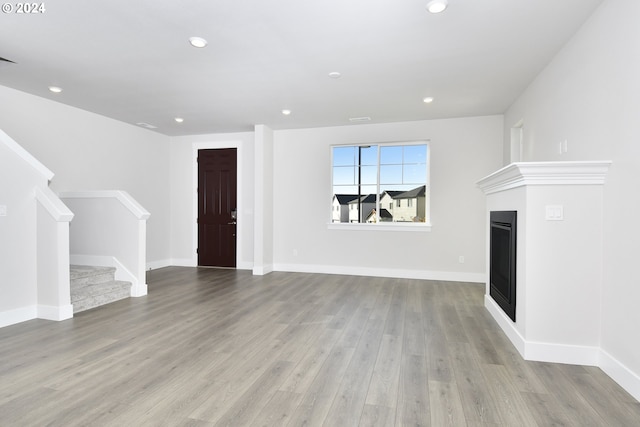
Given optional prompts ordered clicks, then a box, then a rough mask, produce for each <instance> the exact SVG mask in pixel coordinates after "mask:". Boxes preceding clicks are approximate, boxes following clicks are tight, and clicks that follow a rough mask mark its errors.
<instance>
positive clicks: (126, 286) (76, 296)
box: [70, 265, 131, 313]
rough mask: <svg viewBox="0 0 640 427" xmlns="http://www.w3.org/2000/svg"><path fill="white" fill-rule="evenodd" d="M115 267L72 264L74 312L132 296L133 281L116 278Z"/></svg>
mask: <svg viewBox="0 0 640 427" xmlns="http://www.w3.org/2000/svg"><path fill="white" fill-rule="evenodd" d="M115 272H116V269H115V268H114V267H94V266H86V265H72V266H71V268H70V275H71V304H72V305H73V312H74V313H79V312H81V311H84V310H88V309H90V308H95V307H98V306H101V305H104V304H109V303H111V302H114V301H118V300H121V299H124V298H129V297H130V296H131V283H130V282H124V281H122V280H115Z"/></svg>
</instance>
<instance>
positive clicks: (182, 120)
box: [173, 117, 184, 123]
mask: <svg viewBox="0 0 640 427" xmlns="http://www.w3.org/2000/svg"><path fill="white" fill-rule="evenodd" d="M173 120H175V121H176V122H178V123H182V122H184V119H183V118H182V117H176V118H175V119H173Z"/></svg>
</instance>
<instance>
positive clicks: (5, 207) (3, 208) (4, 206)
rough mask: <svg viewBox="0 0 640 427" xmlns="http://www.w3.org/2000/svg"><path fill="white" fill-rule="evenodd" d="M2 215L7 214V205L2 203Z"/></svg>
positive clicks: (0, 213)
mask: <svg viewBox="0 0 640 427" xmlns="http://www.w3.org/2000/svg"><path fill="white" fill-rule="evenodd" d="M0 216H7V205H0Z"/></svg>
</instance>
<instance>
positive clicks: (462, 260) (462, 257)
mask: <svg viewBox="0 0 640 427" xmlns="http://www.w3.org/2000/svg"><path fill="white" fill-rule="evenodd" d="M458 262H459V263H460V264H464V255H460V256H459V257H458Z"/></svg>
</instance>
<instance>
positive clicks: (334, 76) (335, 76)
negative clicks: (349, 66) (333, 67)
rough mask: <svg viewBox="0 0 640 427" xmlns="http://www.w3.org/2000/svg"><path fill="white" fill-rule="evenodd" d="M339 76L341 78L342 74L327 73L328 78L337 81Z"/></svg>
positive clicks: (335, 72)
mask: <svg viewBox="0 0 640 427" xmlns="http://www.w3.org/2000/svg"><path fill="white" fill-rule="evenodd" d="M340 76H342V74H340V73H339V72H337V71H332V72H330V73H329V77H331V78H332V79H339V78H340Z"/></svg>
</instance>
